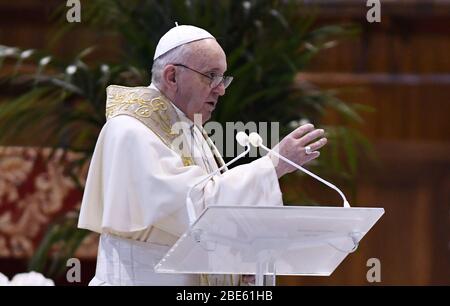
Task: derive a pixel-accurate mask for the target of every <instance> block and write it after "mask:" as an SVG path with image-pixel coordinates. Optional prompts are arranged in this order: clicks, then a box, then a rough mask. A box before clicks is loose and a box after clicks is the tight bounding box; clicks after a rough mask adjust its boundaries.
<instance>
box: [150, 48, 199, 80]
mask: <svg viewBox="0 0 450 306" xmlns="http://www.w3.org/2000/svg"><path fill="white" fill-rule="evenodd" d="M191 53H192V50H191V47H190V46H189V44H184V45H181V46H179V47H176V48H174V49H172V50H170V51H168V52H167V53H165V54H163V55H161V56H160V57H158V58H157V59H155V61H154V62H153V66H152V83H153V84H155V85H156V86H158V85H162V84H161V81H162V73H163V70H164V68H165V67H166V66H167V65H170V64H181V63H183V62H184V60H187V59H188V58H189V56H190V54H191Z"/></svg>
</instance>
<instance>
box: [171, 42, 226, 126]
mask: <svg viewBox="0 0 450 306" xmlns="http://www.w3.org/2000/svg"><path fill="white" fill-rule="evenodd" d="M193 44H195V45H194V46H193V47H194V52H193V55H192V56H190V58H189V60H187V61H186V62H182V63H180V64H183V65H185V66H187V67H189V68H191V69H195V70H197V71H198V72H201V73H203V74H205V75H207V76H211V77H213V76H222V75H223V74H224V73H225V71H226V70H227V62H226V57H225V53H224V51H223V50H222V48H221V47H220V45H219V44H218V43H217V42H216V41H215V40H214V39H203V40H200V41H198V42H194V43H193ZM176 69H177V72H176V76H177V91H176V93H175V98H174V102H175V104H177V105H179V106H180V107H181V109H182V111H183V112H184V113H185V114H186V116H187V117H188V118H189V119H191V120H192V121H194V115H195V114H200V115H201V118H202V124H203V123H205V122H206V121H208V120H209V119H210V118H211V113H212V112H213V110H214V109H215V107H216V104H217V102H218V100H219V96H223V95H224V94H225V87H224V85H223V83H220V84H219V85H218V86H217V87H215V88H211V86H210V83H211V80H210V79H209V78H207V77H206V76H203V75H201V74H199V73H197V72H194V71H192V70H190V69H187V68H184V67H180V66H177V67H176Z"/></svg>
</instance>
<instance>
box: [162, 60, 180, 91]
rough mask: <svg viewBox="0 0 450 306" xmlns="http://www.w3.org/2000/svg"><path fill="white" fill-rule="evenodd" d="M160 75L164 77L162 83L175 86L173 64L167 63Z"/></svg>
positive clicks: (171, 86)
mask: <svg viewBox="0 0 450 306" xmlns="http://www.w3.org/2000/svg"><path fill="white" fill-rule="evenodd" d="M162 77H163V79H164V83H166V85H167V86H168V87H170V88H176V87H177V80H176V69H175V66H174V65H167V66H166V67H164V70H163V75H162Z"/></svg>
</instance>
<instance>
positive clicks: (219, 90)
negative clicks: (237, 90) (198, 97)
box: [213, 82, 225, 96]
mask: <svg viewBox="0 0 450 306" xmlns="http://www.w3.org/2000/svg"><path fill="white" fill-rule="evenodd" d="M213 92H214V93H215V94H218V95H219V96H223V95H224V94H225V85H224V84H223V82H220V84H219V85H217V86H216V87H215V88H213Z"/></svg>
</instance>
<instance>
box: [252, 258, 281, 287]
mask: <svg viewBox="0 0 450 306" xmlns="http://www.w3.org/2000/svg"><path fill="white" fill-rule="evenodd" d="M265 271H267V272H268V273H269V275H265ZM276 279H277V276H276V267H275V260H274V259H273V258H271V259H269V260H260V261H258V262H257V263H256V279H255V285H256V286H275V285H276Z"/></svg>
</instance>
